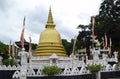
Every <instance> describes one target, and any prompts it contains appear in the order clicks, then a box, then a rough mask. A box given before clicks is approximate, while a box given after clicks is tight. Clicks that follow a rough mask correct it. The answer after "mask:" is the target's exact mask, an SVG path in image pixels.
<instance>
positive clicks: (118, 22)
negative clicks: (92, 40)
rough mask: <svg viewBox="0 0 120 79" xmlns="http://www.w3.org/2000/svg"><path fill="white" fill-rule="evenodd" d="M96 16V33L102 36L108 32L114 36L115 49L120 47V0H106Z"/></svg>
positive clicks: (108, 34)
mask: <svg viewBox="0 0 120 79" xmlns="http://www.w3.org/2000/svg"><path fill="white" fill-rule="evenodd" d="M95 18H96V24H95V33H96V34H97V35H98V36H99V37H100V38H102V37H103V36H104V34H105V33H106V34H107V36H108V37H109V38H110V37H111V38H112V42H113V50H118V49H120V48H119V47H120V37H119V34H120V0H104V1H103V2H102V3H101V6H100V11H99V14H98V15H97V16H96V17H95Z"/></svg>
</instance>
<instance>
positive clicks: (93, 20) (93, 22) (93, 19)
mask: <svg viewBox="0 0 120 79" xmlns="http://www.w3.org/2000/svg"><path fill="white" fill-rule="evenodd" d="M94 26H95V18H94V17H92V29H91V30H92V39H93V41H92V47H94V41H95V38H96V36H95V33H94Z"/></svg>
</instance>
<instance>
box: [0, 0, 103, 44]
mask: <svg viewBox="0 0 120 79" xmlns="http://www.w3.org/2000/svg"><path fill="white" fill-rule="evenodd" d="M100 3H101V0H11V1H8V0H1V1H0V4H1V5H0V7H1V8H0V18H1V19H0V28H1V31H0V41H2V42H5V43H8V42H9V40H13V41H19V39H20V33H21V29H22V21H23V17H24V16H26V31H25V32H26V33H25V36H26V37H25V38H26V39H27V40H28V37H29V36H31V37H32V39H33V42H35V43H38V40H39V35H40V33H41V32H42V31H43V30H44V28H45V24H46V22H47V17H48V11H49V7H50V6H51V8H52V13H53V19H54V23H55V25H56V29H57V30H58V32H59V33H60V34H61V37H62V38H64V39H67V40H70V39H71V38H73V37H74V36H76V35H77V34H78V29H76V27H77V26H78V25H79V24H85V25H86V24H89V23H90V17H91V16H93V15H96V14H98V11H99V6H100Z"/></svg>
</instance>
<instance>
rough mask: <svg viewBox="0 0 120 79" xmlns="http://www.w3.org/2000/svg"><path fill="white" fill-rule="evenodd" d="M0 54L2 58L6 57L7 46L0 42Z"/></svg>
mask: <svg viewBox="0 0 120 79" xmlns="http://www.w3.org/2000/svg"><path fill="white" fill-rule="evenodd" d="M0 54H1V55H3V58H6V57H7V55H8V45H6V44H4V43H2V42H0Z"/></svg>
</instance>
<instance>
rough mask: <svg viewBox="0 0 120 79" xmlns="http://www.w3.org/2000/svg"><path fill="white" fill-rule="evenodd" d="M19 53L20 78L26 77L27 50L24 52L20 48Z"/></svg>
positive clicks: (24, 78)
mask: <svg viewBox="0 0 120 79" xmlns="http://www.w3.org/2000/svg"><path fill="white" fill-rule="evenodd" d="M19 55H20V56H21V69H20V79H26V78H27V77H26V74H27V58H28V52H25V49H24V48H22V51H21V52H19Z"/></svg>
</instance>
